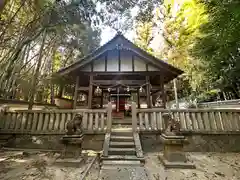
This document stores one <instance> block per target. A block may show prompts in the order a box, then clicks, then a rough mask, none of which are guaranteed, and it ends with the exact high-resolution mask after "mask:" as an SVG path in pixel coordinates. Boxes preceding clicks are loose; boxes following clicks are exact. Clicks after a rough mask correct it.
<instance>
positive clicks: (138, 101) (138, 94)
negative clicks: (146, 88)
mask: <svg viewBox="0 0 240 180" xmlns="http://www.w3.org/2000/svg"><path fill="white" fill-rule="evenodd" d="M137 103H138V108H140V92H139V89H138V90H137Z"/></svg>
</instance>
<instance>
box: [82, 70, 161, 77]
mask: <svg viewBox="0 0 240 180" xmlns="http://www.w3.org/2000/svg"><path fill="white" fill-rule="evenodd" d="M83 74H85V75H88V76H89V74H93V75H94V76H97V75H98V76H100V75H115V76H123V75H140V76H147V75H148V76H156V75H162V72H160V71H145V72H143V71H135V72H119V71H114V72H112V71H111V72H110V71H109V72H101V71H99V72H96V71H95V72H83Z"/></svg>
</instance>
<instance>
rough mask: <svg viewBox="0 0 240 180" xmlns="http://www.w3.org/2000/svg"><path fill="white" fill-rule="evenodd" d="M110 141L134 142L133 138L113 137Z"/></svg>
mask: <svg viewBox="0 0 240 180" xmlns="http://www.w3.org/2000/svg"><path fill="white" fill-rule="evenodd" d="M110 141H111V142H112V141H117V142H133V137H132V136H115V135H113V136H111V138H110Z"/></svg>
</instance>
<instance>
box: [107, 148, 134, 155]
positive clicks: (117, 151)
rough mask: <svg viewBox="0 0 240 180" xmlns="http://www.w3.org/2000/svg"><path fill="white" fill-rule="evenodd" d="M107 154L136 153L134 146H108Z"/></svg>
mask: <svg viewBox="0 0 240 180" xmlns="http://www.w3.org/2000/svg"><path fill="white" fill-rule="evenodd" d="M108 154H109V155H136V150H135V148H109V151H108Z"/></svg>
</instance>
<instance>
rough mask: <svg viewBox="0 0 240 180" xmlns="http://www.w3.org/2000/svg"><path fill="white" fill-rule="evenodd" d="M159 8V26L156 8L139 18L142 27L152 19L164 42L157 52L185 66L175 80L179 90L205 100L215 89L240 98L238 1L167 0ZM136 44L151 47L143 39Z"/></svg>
mask: <svg viewBox="0 0 240 180" xmlns="http://www.w3.org/2000/svg"><path fill="white" fill-rule="evenodd" d="M159 9H160V10H161V11H160V13H158V14H157V16H159V18H158V21H157V22H158V23H159V21H160V24H161V25H160V26H159V25H156V24H157V23H156V20H155V19H154V18H153V17H154V15H153V14H154V11H155V9H154V10H153V11H152V14H151V15H152V18H149V15H148V14H146V17H147V18H146V19H145V20H146V21H145V22H142V23H143V27H144V25H148V24H151V23H152V24H154V28H157V29H159V32H160V33H161V34H162V36H163V37H164V39H165V43H164V47H163V48H161V49H160V50H157V51H160V52H161V54H160V57H161V58H162V59H167V61H168V62H169V63H171V64H173V65H174V66H176V67H178V68H180V69H182V70H184V72H185V74H184V76H183V77H180V79H178V83H179V84H181V85H179V88H180V89H179V93H180V95H181V96H182V97H183V96H189V95H191V97H192V96H193V97H196V98H199V99H201V100H204V99H206V100H207V99H212V98H211V97H212V96H213V97H214V98H216V96H215V95H216V93H213V92H215V89H219V90H220V92H218V95H219V97H220V98H222V99H223V98H224V99H231V98H239V97H240V84H239V83H240V80H239V79H240V75H239V71H240V59H239V58H240V56H239V54H240V51H239V44H240V32H239V28H240V2H239V1H237V0H232V1H227V0H224V1H221V0H210V1H202V0H165V1H164V3H163V5H162V6H159ZM162 17H163V18H162ZM142 31H144V33H143V32H142ZM147 32H148V30H147V29H144V28H140V29H138V33H137V35H138V39H144V35H145V34H148V33H147ZM148 37H151V36H148ZM153 38H156V37H154V36H153ZM138 44H139V45H140V46H141V47H143V48H145V49H148V47H149V43H148V42H147V41H141V42H140V43H139V42H138ZM154 50H155V51H156V49H154ZM154 53H156V52H153V54H154ZM169 87H170V88H171V87H172V85H171V84H170V85H169ZM187 93H189V94H188V95H187Z"/></svg>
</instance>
